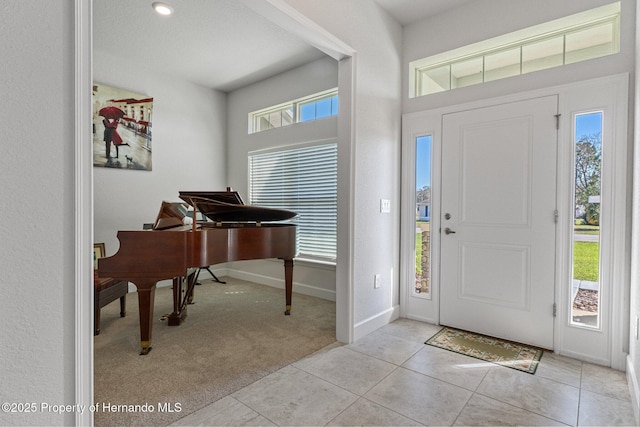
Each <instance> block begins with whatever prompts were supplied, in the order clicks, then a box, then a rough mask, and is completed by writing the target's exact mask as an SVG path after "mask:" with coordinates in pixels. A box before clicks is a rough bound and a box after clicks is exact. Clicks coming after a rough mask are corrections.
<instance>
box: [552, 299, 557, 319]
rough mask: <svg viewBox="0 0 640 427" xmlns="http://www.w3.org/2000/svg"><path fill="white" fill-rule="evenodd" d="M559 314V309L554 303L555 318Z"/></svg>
mask: <svg viewBox="0 0 640 427" xmlns="http://www.w3.org/2000/svg"><path fill="white" fill-rule="evenodd" d="M557 314H558V307H557V306H556V303H555V302H554V303H553V317H556V315H557Z"/></svg>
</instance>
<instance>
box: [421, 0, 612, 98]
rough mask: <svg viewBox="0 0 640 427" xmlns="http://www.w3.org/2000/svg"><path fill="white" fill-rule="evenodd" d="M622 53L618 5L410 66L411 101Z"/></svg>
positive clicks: (460, 49)
mask: <svg viewBox="0 0 640 427" xmlns="http://www.w3.org/2000/svg"><path fill="white" fill-rule="evenodd" d="M619 51H620V2H617V3H612V4H610V5H606V6H602V7H599V8H596V9H592V10H589V11H586V12H582V13H579V14H575V15H571V16H568V17H566V18H562V19H558V20H555V21H551V22H548V23H545V24H541V25H537V26H534V27H530V28H527V29H524V30H521V31H517V32H514V33H510V34H506V35H504V36H501V37H496V38H493V39H490V40H485V41H483V42H480V43H476V44H473V45H470V46H465V47H462V48H459V49H455V50H452V51H449V52H444V53H442V54H438V55H435V56H431V57H428V58H423V59H420V60H417V61H413V62H411V63H410V64H409V70H410V76H409V80H410V94H409V96H410V97H412V98H413V97H417V96H423V95H429V94H432V93H437V92H442V91H446V90H451V89H456V88H461V87H465V86H470V85H475V84H480V83H484V82H489V81H493V80H498V79H503V78H507V77H511V76H517V75H520V74H526V73H531V72H534V71H539V70H544V69H547V68H552V67H559V66H562V65H566V64H571V63H575V62H580V61H586V60H588V59H593V58H598V57H601V56H606V55H612V54H614V53H618V52H619Z"/></svg>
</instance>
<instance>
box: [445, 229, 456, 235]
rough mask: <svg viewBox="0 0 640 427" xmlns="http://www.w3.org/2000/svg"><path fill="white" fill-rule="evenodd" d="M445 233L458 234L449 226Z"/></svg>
mask: <svg viewBox="0 0 640 427" xmlns="http://www.w3.org/2000/svg"><path fill="white" fill-rule="evenodd" d="M444 234H446V235H449V234H456V232H455V231H453V230H452V229H450V228H449V227H447V228H445V229H444Z"/></svg>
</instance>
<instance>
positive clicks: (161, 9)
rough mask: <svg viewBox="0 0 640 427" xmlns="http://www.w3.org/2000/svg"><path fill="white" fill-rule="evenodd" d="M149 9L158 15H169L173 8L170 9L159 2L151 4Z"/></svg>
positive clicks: (165, 4) (167, 5) (169, 6)
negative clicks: (151, 8)
mask: <svg viewBox="0 0 640 427" xmlns="http://www.w3.org/2000/svg"><path fill="white" fill-rule="evenodd" d="M151 7H153V9H154V10H155V11H156V12H158V13H159V14H160V15H171V14H172V13H173V7H171V5H169V4H167V3H163V2H160V1H155V2H153V3H152V4H151Z"/></svg>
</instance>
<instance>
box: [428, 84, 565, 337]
mask: <svg viewBox="0 0 640 427" xmlns="http://www.w3.org/2000/svg"><path fill="white" fill-rule="evenodd" d="M557 111H558V98H557V96H545V97H541V98H535V99H530V100H525V101H519V102H511V103H506V104H501V105H497V106H491V107H484V108H478V109H472V110H467V111H461V112H456V113H451V114H445V115H443V119H442V120H443V121H442V132H443V133H442V135H443V142H442V201H441V203H442V205H441V206H442V209H441V222H440V226H441V227H440V228H441V236H440V237H441V239H440V244H441V271H440V283H441V288H440V289H441V298H440V323H441V324H443V325H447V326H452V327H456V328H460V329H465V330H470V331H474V332H479V333H483V334H486V335H490V336H495V337H500V338H504V339H508V340H512V341H518V342H522V343H527V344H531V345H536V346H539V347H543V348H549V349H552V348H553V331H554V329H553V324H554V320H553V313H554V295H555V290H554V287H555V255H556V243H555V242H556V238H555V233H556V221H557V217H556V215H557V211H556V161H557V160H556V159H557V139H558V137H557V127H556V120H557V118H556V114H557Z"/></svg>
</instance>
